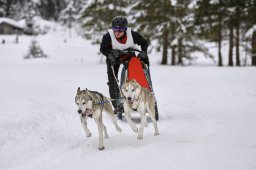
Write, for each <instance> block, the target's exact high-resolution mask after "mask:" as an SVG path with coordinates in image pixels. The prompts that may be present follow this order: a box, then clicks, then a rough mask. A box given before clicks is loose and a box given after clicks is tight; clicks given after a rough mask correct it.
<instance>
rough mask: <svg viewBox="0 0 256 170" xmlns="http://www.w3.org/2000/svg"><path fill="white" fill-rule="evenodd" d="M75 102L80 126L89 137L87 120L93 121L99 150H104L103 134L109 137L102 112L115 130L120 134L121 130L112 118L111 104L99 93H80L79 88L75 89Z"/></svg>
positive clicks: (86, 91) (85, 91)
mask: <svg viewBox="0 0 256 170" xmlns="http://www.w3.org/2000/svg"><path fill="white" fill-rule="evenodd" d="M75 102H76V104H77V106H78V113H79V114H80V118H81V124H82V126H83V129H84V131H85V134H86V136H87V137H90V136H91V132H90V130H89V129H88V127H87V118H88V117H91V118H93V119H94V120H95V122H96V124H97V126H98V131H99V150H103V149H104V148H105V147H104V145H103V132H104V137H105V138H108V137H109V136H108V133H107V129H106V126H105V125H104V124H103V120H102V112H103V111H105V112H107V113H108V115H109V116H110V117H111V119H112V121H113V124H114V125H115V127H116V130H117V131H119V132H121V128H120V127H119V126H118V125H117V122H116V120H115V118H114V112H113V109H112V106H111V104H110V103H109V102H108V99H107V98H106V97H104V96H103V95H102V94H101V93H99V92H95V91H90V90H88V89H86V90H82V91H81V90H80V87H79V88H78V89H77V93H76V97H75Z"/></svg>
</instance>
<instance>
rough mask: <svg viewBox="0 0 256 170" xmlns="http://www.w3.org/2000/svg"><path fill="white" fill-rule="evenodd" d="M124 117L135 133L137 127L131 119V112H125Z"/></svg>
mask: <svg viewBox="0 0 256 170" xmlns="http://www.w3.org/2000/svg"><path fill="white" fill-rule="evenodd" d="M125 118H126V120H127V122H128V124H129V125H130V127H131V128H132V130H133V132H135V133H137V132H138V128H137V127H136V126H135V124H134V123H133V122H132V120H131V113H130V112H128V113H125Z"/></svg>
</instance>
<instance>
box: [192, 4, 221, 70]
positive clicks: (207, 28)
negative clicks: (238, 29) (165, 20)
mask: <svg viewBox="0 0 256 170" xmlns="http://www.w3.org/2000/svg"><path fill="white" fill-rule="evenodd" d="M224 14H225V9H224V4H223V3H222V0H219V1H213V0H199V1H197V7H196V10H195V27H196V30H197V31H196V34H197V35H198V36H199V37H200V38H202V39H205V40H207V41H215V42H217V43H218V66H223V63H222V54H221V47H222V39H223V38H222V37H223V30H224V29H223V27H224Z"/></svg>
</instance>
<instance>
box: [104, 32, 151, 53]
mask: <svg viewBox="0 0 256 170" xmlns="http://www.w3.org/2000/svg"><path fill="white" fill-rule="evenodd" d="M132 37H133V41H134V43H135V44H137V45H139V46H140V47H141V50H142V51H144V52H146V53H147V49H148V43H147V40H145V39H144V38H143V37H142V36H141V35H140V34H139V33H138V32H135V31H132ZM111 51H112V42H111V37H110V34H109V33H106V34H105V35H103V38H102V41H101V44H100V52H101V53H102V54H103V55H105V56H108V54H109V53H110V52H111Z"/></svg>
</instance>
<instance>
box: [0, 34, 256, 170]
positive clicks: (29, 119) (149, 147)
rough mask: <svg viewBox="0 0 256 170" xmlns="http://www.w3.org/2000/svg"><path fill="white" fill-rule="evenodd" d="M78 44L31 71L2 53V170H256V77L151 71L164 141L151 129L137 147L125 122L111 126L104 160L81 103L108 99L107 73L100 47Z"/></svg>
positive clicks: (233, 71)
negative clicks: (80, 92) (80, 97)
mask: <svg viewBox="0 0 256 170" xmlns="http://www.w3.org/2000/svg"><path fill="white" fill-rule="evenodd" d="M46 40H47V39H46V37H43V38H42V40H41V41H42V46H44V45H45V46H46V44H47V43H46ZM53 42H55V41H53ZM81 42H82V40H79V41H78V42H77V41H75V40H74V41H73V46H74V47H75V48H76V49H80V51H79V52H75V53H74V52H72V51H70V49H67V47H68V46H66V44H64V45H63V46H59V45H58V46H59V47H58V48H59V49H58V53H57V52H54V50H55V46H54V43H53V44H52V46H49V47H48V49H47V50H46V51H48V53H51V58H50V59H43V60H41V59H39V60H32V61H23V60H18V61H17V60H12V59H10V58H8V57H9V53H8V52H10V51H9V50H7V49H6V48H5V47H0V52H1V56H0V82H1V83H0V89H1V92H0V93H1V95H0V103H1V105H0V169H1V170H21V169H22V170H34V169H37V170H45V169H47V170H70V169H76V170H83V169H95V170H96V169H122V170H123V169H124V170H126V169H127V170H128V169H129V170H131V169H138V170H139V169H149V170H155V169H163V170H169V169H175V170H186V169H189V170H191V169H196V170H205V169H208V170H216V169H232V170H244V169H246V170H254V169H255V168H256V163H255V157H256V135H255V130H256V125H255V122H256V115H255V113H256V108H255V102H256V78H255V75H256V70H255V69H254V68H250V67H247V68H217V67H170V66H166V67H163V66H157V65H154V64H153V65H152V67H151V74H152V80H153V84H154V89H155V93H156V95H157V100H158V105H159V114H160V120H159V121H158V124H159V131H160V136H154V135H153V125H152V123H149V126H148V127H147V128H146V129H145V133H144V139H143V140H137V138H136V137H137V136H136V134H135V133H133V132H132V130H131V129H130V127H129V126H128V124H127V123H126V122H125V121H122V122H121V121H118V123H119V125H120V126H121V128H122V130H123V131H122V132H121V133H119V132H117V131H116V130H115V128H114V126H113V125H112V123H111V122H110V119H109V118H108V117H107V116H104V120H105V121H106V124H107V130H108V132H109V136H110V138H109V139H106V140H105V147H106V149H105V150H104V151H98V150H97V144H98V133H97V128H96V125H95V123H94V121H93V120H91V121H89V125H88V126H89V128H90V129H91V131H92V137H91V138H86V137H85V135H84V132H83V130H82V127H81V125H80V120H79V118H78V114H77V113H76V106H75V103H74V96H75V93H76V89H77V87H79V86H80V87H81V88H86V87H87V88H89V89H92V90H97V91H100V92H102V93H103V94H105V95H106V96H108V88H107V84H106V81H107V77H106V66H105V65H104V64H98V61H99V58H98V56H96V55H95V51H97V48H96V47H93V46H90V45H89V44H88V43H87V42H84V44H81ZM56 44H58V43H57V40H56ZM8 48H9V47H8ZM18 49H21V48H18ZM88 51H89V52H88ZM2 52H3V53H2ZM2 54H5V55H2ZM17 54H18V53H17V52H15V54H13V55H14V58H15V57H16V56H18V55H17ZM72 55H76V56H75V57H73V58H69V57H70V56H72ZM60 56H64V59H63V60H61V58H60ZM16 58H18V57H16ZM81 61H83V62H81ZM135 117H136V115H135ZM137 125H138V124H137Z"/></svg>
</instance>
